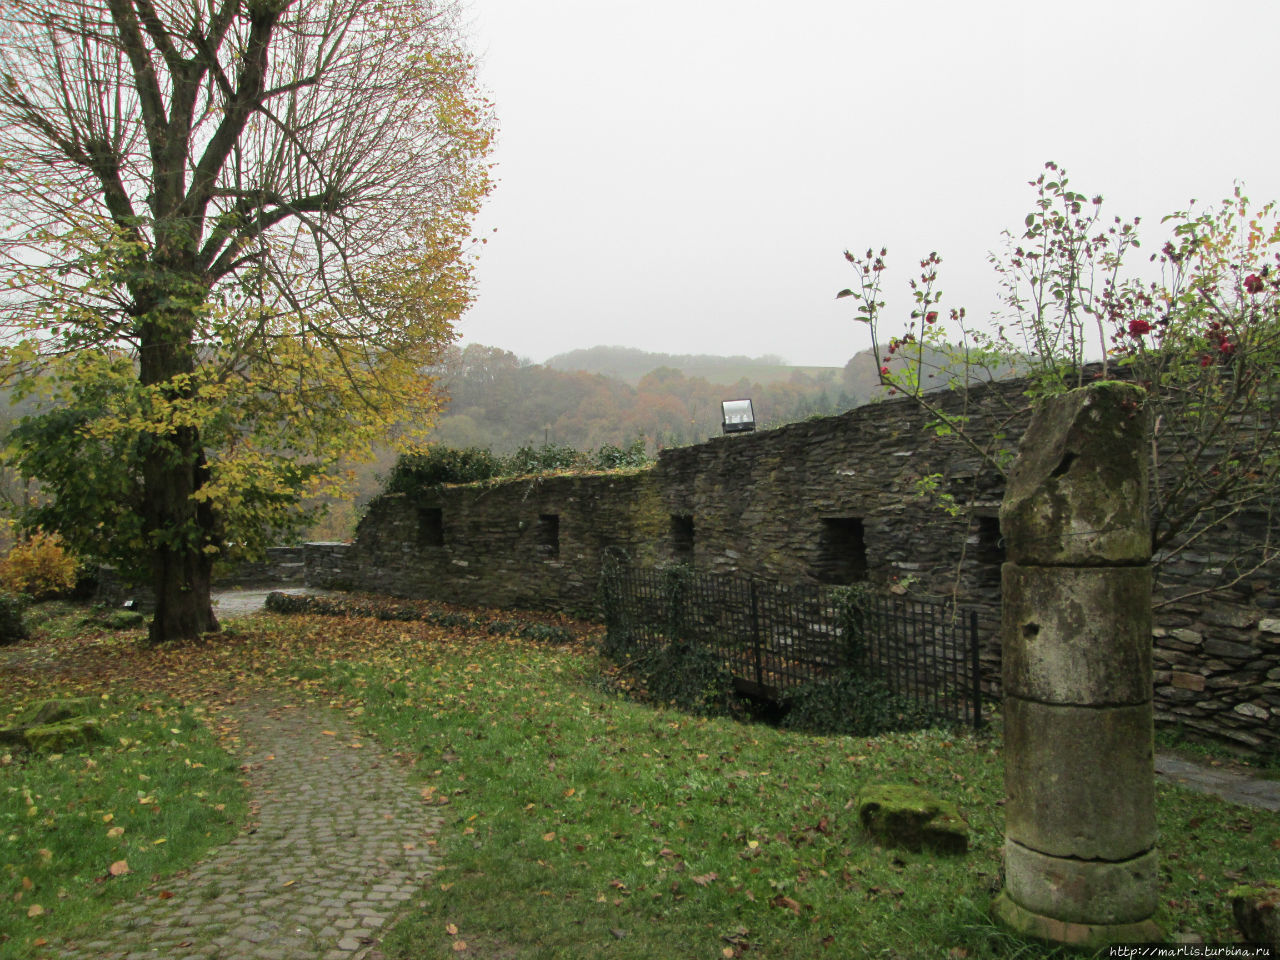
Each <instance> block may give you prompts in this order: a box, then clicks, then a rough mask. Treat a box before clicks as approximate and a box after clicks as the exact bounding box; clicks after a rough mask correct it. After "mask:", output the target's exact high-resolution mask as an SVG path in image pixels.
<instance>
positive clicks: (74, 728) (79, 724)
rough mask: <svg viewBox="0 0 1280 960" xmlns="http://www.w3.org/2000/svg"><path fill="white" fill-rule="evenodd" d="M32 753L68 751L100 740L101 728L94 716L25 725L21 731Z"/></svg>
mask: <svg viewBox="0 0 1280 960" xmlns="http://www.w3.org/2000/svg"><path fill="white" fill-rule="evenodd" d="M23 739H24V740H25V741H26V745H27V748H28V749H29V750H31V751H32V752H33V753H69V752H70V751H72V750H78V749H81V748H83V747H89V746H92V745H93V744H95V743H99V742H100V741H101V740H102V728H101V726H100V725H99V723H98V721H97V719H96V718H94V717H73V718H71V719H68V720H61V721H59V722H58V723H47V724H43V725H40V726H35V727H27V728H26V730H24V731H23Z"/></svg>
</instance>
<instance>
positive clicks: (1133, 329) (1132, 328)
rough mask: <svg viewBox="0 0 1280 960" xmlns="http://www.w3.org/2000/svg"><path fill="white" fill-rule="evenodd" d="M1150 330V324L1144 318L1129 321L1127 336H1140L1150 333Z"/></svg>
mask: <svg viewBox="0 0 1280 960" xmlns="http://www.w3.org/2000/svg"><path fill="white" fill-rule="evenodd" d="M1150 332H1151V324H1149V323H1147V321H1145V320H1130V321H1129V336H1131V337H1140V336H1142V335H1143V334H1144V333H1150Z"/></svg>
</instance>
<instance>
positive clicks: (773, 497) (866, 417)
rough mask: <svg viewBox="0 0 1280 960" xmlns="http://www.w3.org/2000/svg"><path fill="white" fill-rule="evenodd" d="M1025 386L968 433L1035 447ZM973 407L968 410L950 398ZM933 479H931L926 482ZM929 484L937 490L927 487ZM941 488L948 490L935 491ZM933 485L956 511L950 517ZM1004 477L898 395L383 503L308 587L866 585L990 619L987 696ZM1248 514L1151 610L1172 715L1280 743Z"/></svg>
mask: <svg viewBox="0 0 1280 960" xmlns="http://www.w3.org/2000/svg"><path fill="white" fill-rule="evenodd" d="M1022 390H1023V385H1022V384H1021V383H1019V382H1016V381H1011V382H1005V383H1001V384H995V385H989V386H987V387H985V388H982V389H979V390H976V391H974V392H972V393H971V394H970V395H969V397H968V403H969V409H968V410H967V411H966V412H968V413H969V414H970V416H971V420H970V432H971V433H973V434H974V435H976V436H980V437H985V436H990V435H991V434H993V433H995V432H997V431H999V432H1002V433H1006V434H1008V435H1009V436H1011V437H1016V436H1018V435H1020V433H1021V431H1022V430H1023V429H1024V428H1025V419H1024V418H1022V417H1021V416H1019V415H1017V414H1016V412H1015V411H1016V410H1017V409H1018V407H1019V403H1018V402H1017V401H1018V398H1019V397H1020V396H1021V393H1022ZM937 396H939V397H940V398H941V400H942V402H944V403H946V404H948V405H952V404H953V405H956V408H957V409H958V405H959V404H960V403H962V402H965V398H964V397H963V396H961V395H958V394H939V395H937ZM931 477H936V480H930V479H929V478H931ZM922 484H923V486H922ZM930 487H932V488H933V489H929V488H930ZM938 493H941V494H946V495H949V496H950V497H951V498H953V499H954V502H955V503H956V504H957V505H958V507H960V508H961V509H959V510H958V511H956V512H955V513H954V514H953V513H952V512H949V511H948V510H946V509H944V508H943V506H941V505H940V503H941V501H940V499H939V497H938V496H937V494H938ZM1003 495H1004V487H1003V482H1002V480H1001V478H1000V476H999V474H998V473H996V472H995V471H992V470H990V469H989V468H987V467H985V466H984V465H983V464H982V462H981V460H980V459H979V458H978V456H977V455H976V454H975V453H973V451H972V450H971V449H970V448H969V447H968V446H967V445H966V444H965V443H963V442H962V441H961V440H960V439H958V438H956V437H954V436H953V437H939V436H937V435H936V433H935V432H934V431H933V430H930V429H928V428H927V423H926V420H925V418H924V417H923V415H922V414H921V413H920V411H919V410H918V409H917V407H916V406H915V405H914V403H912V402H911V401H910V400H887V401H884V402H880V403H874V404H869V405H866V406H863V407H859V408H856V409H854V410H850V411H848V412H846V413H843V414H840V415H838V416H834V417H823V418H817V419H813V420H808V421H804V422H802V423H797V424H792V425H790V426H786V427H781V428H778V429H775V430H767V431H761V432H758V433H753V434H741V435H737V436H733V437H721V438H717V439H714V440H711V441H708V442H707V443H702V444H697V445H695V446H690V447H681V448H677V449H672V450H665V451H663V452H662V454H661V455H660V457H659V458H658V462H657V463H656V464H655V465H654V466H653V467H651V468H649V469H645V470H639V471H631V472H615V473H607V474H597V475H579V476H558V477H534V478H519V479H508V480H503V481H498V482H493V481H490V482H485V483H481V484H471V485H464V486H447V487H442V488H438V489H435V490H432V491H430V492H427V493H424V494H422V495H420V496H418V497H417V498H415V499H411V498H409V497H407V496H404V495H393V496H383V497H380V498H378V499H376V500H375V501H374V502H373V503H371V504H370V506H369V509H368V512H367V514H366V515H365V517H364V519H363V520H362V521H361V523H360V525H359V528H358V531H357V536H356V540H355V542H354V543H353V544H351V545H341V544H309V545H308V547H307V556H306V565H307V582H308V583H309V584H310V585H312V586H317V587H333V588H349V589H359V590H368V591H373V592H380V593H387V594H392V595H397V596H408V597H423V598H433V599H439V600H444V601H450V602H457V603H465V604H476V605H491V606H518V607H533V608H551V609H561V610H572V611H590V610H592V609H593V607H594V605H595V600H596V582H597V578H598V574H599V569H600V564H601V561H602V559H603V557H604V555H605V552H606V551H607V550H608V549H609V548H611V547H613V548H618V549H621V550H623V551H625V553H626V554H627V555H628V556H629V557H631V559H633V560H635V561H638V562H641V563H649V564H652V563H664V562H672V561H675V560H683V561H687V562H690V563H692V564H693V565H694V566H695V567H696V568H698V569H701V570H707V571H712V572H738V573H743V574H748V575H754V576H759V577H764V578H770V579H777V580H781V581H784V582H813V581H818V582H829V583H837V582H850V581H853V580H857V579H867V580H869V581H871V582H872V583H875V584H878V585H879V586H881V587H883V588H885V589H893V590H895V591H906V592H907V593H909V594H911V595H920V596H926V597H952V596H955V597H956V598H957V599H958V600H960V602H961V603H963V604H965V605H967V606H970V607H972V608H974V609H976V610H977V611H978V613H979V625H980V630H981V633H982V636H983V638H984V642H983V651H982V659H983V668H984V674H985V676H986V686H987V689H988V692H990V693H991V694H992V695H995V694H997V693H998V688H999V676H1000V650H999V625H1000V566H1001V564H1002V563H1003V560H1004V552H1003V541H1002V540H1001V538H1000V531H999V522H998V519H997V517H998V511H999V505H1000V501H1001V498H1002V497H1003ZM1258 536H1259V532H1258V531H1257V530H1256V529H1250V526H1249V522H1248V521H1247V520H1245V521H1243V522H1242V523H1241V524H1240V525H1239V526H1238V527H1237V528H1234V529H1230V530H1223V531H1221V534H1220V536H1219V537H1218V538H1217V539H1216V540H1215V541H1214V542H1208V541H1206V542H1202V543H1197V544H1196V549H1195V551H1193V552H1187V553H1184V554H1182V555H1180V556H1179V557H1178V558H1177V559H1176V561H1173V562H1171V563H1169V564H1168V566H1167V570H1166V572H1165V575H1164V576H1162V579H1161V581H1160V584H1159V586H1158V587H1157V591H1156V598H1157V600H1164V599H1166V598H1167V597H1173V596H1178V595H1181V594H1182V593H1185V592H1187V591H1188V590H1205V591H1208V592H1206V593H1204V594H1203V595H1201V596H1198V597H1196V598H1194V599H1192V600H1188V601H1184V602H1179V603H1172V604H1166V605H1163V606H1157V609H1156V611H1155V621H1154V622H1155V626H1154V631H1153V632H1154V642H1155V650H1154V653H1155V696H1156V700H1155V711H1156V717H1157V720H1158V721H1161V722H1166V723H1167V722H1175V721H1176V722H1180V723H1182V724H1184V725H1185V726H1186V728H1187V729H1188V730H1189V731H1191V732H1199V733H1201V734H1205V735H1208V736H1213V737H1217V738H1226V739H1228V740H1230V741H1232V742H1234V743H1236V744H1238V745H1241V746H1243V747H1246V748H1249V749H1259V750H1276V749H1280V732H1277V730H1275V729H1272V728H1273V727H1276V728H1280V723H1277V722H1276V720H1277V718H1280V584H1277V583H1275V582H1274V581H1273V580H1272V579H1271V578H1270V577H1267V576H1257V577H1249V578H1245V579H1244V580H1243V581H1241V582H1240V583H1239V584H1236V585H1235V586H1234V587H1232V588H1230V589H1227V590H1223V589H1220V588H1219V587H1220V585H1221V584H1222V583H1224V582H1225V581H1227V580H1229V579H1231V570H1230V565H1229V563H1228V558H1229V557H1231V556H1235V555H1238V554H1239V553H1240V552H1241V550H1244V552H1246V553H1247V552H1248V551H1249V550H1250V549H1256V547H1257V543H1258V542H1260V541H1257V540H1256V539H1255V540H1250V538H1251V537H1253V538H1257V537H1258Z"/></svg>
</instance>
